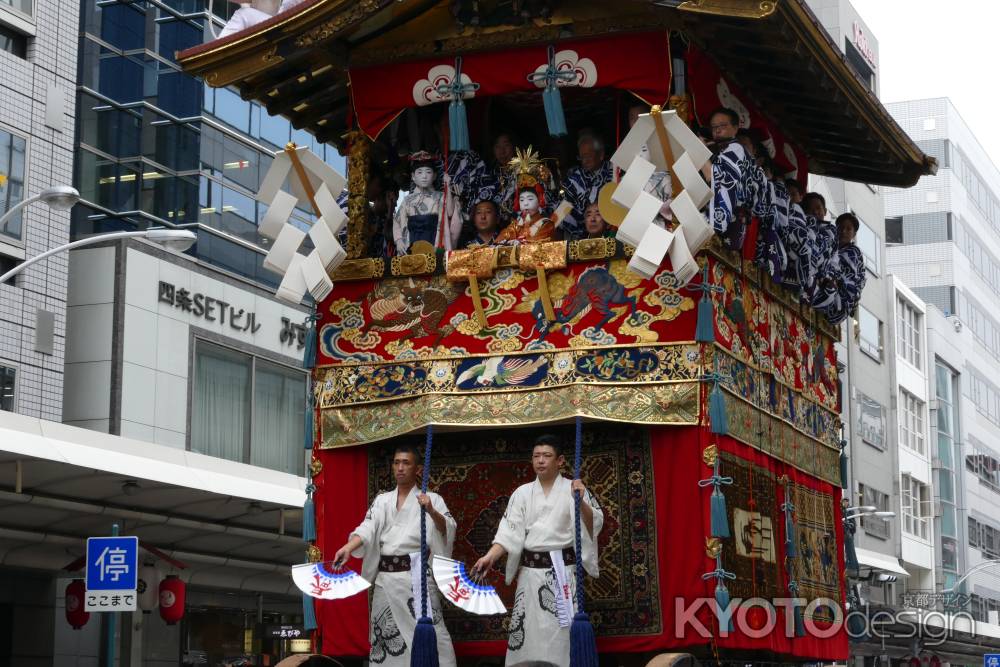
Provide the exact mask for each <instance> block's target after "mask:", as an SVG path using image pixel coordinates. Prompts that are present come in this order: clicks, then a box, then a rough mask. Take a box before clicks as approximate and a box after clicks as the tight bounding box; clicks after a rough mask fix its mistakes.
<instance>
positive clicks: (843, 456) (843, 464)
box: [840, 443, 847, 489]
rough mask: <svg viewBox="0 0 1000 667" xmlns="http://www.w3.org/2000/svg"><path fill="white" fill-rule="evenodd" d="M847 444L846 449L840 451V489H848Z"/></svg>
mask: <svg viewBox="0 0 1000 667" xmlns="http://www.w3.org/2000/svg"><path fill="white" fill-rule="evenodd" d="M846 445H847V443H844V448H842V449H841V450H840V488H842V489H846V488H847V449H846Z"/></svg>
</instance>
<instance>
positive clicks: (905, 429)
mask: <svg viewBox="0 0 1000 667" xmlns="http://www.w3.org/2000/svg"><path fill="white" fill-rule="evenodd" d="M898 401H899V442H900V444H902V445H904V446H905V447H906V448H907V449H911V450H913V451H915V452H917V453H918V454H921V455H923V456H926V455H927V441H926V438H925V436H924V403H923V401H921V400H920V399H918V398H917V397H916V396H914V395H913V394H911V393H909V392H908V391H906V390H905V389H900V390H899V399H898Z"/></svg>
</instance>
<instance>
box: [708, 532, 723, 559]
mask: <svg viewBox="0 0 1000 667" xmlns="http://www.w3.org/2000/svg"><path fill="white" fill-rule="evenodd" d="M721 553H722V540H720V539H719V538H718V537H706V538H705V556H706V557H707V558H712V559H715V558H718V557H719V554H721Z"/></svg>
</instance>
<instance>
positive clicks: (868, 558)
mask: <svg viewBox="0 0 1000 667" xmlns="http://www.w3.org/2000/svg"><path fill="white" fill-rule="evenodd" d="M855 551H856V552H857V554H858V563H860V564H861V565H862V566H864V567H870V568H872V569H873V570H882V571H883V572H892V573H893V574H898V575H901V576H904V577H908V576H910V573H909V572H907V571H906V570H904V569H903V567H902V566H901V565H900V564H899V559H898V558H896V557H895V556H889V555H888V554H880V553H878V552H877V551H869V550H868V549H855Z"/></svg>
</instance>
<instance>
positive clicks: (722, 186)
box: [368, 106, 866, 323]
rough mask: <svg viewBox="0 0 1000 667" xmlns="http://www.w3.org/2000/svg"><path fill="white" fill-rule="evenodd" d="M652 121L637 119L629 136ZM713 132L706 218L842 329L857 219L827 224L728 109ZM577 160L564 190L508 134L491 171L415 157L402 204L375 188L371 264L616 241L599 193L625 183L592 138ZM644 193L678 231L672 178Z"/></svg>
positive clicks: (712, 122)
mask: <svg viewBox="0 0 1000 667" xmlns="http://www.w3.org/2000/svg"><path fill="white" fill-rule="evenodd" d="M645 112H646V109H645V108H644V107H640V106H634V107H632V108H631V109H630V110H629V115H628V121H629V125H630V126H631V125H633V124H634V123H635V122H636V119H637V118H638V116H639V114H641V113H645ZM704 129H705V131H706V136H705V137H704V141H705V143H706V144H707V145H708V146H709V147H710V149H711V150H712V159H711V161H710V163H709V164H707V165H706V166H705V169H704V171H703V173H704V176H705V178H706V180H707V181H708V182H709V183H710V184H711V187H712V198H711V201H710V202H709V204H708V207H707V211H706V213H707V214H708V217H709V220H710V221H711V223H712V225H713V227H714V229H715V232H716V234H717V235H718V236H719V237H720V239H721V241H722V244H723V245H724V246H725V247H726V248H728V249H729V250H732V251H736V252H740V253H746V256H747V259H752V260H753V261H754V262H755V264H756V265H757V266H759V267H760V269H761V270H762V271H764V272H766V273H767V274H768V275H769V276H770V277H771V279H772V280H773V281H774V282H776V283H778V284H780V285H784V286H785V287H787V288H789V289H790V290H791V291H792V292H793V293H794V294H796V295H797V297H798V299H799V300H800V302H801V303H803V304H807V305H811V306H813V307H815V308H817V309H818V310H820V311H821V312H823V313H824V314H825V315H826V317H827V318H828V319H829V321H831V322H832V323H838V322H840V321H842V320H843V319H844V318H846V317H847V315H848V314H850V313H851V312H852V311H853V310H854V308H855V306H856V305H857V303H858V300H859V299H860V295H861V291H862V289H863V288H864V284H865V277H866V273H865V264H864V257H863V255H862V253H861V251H860V249H859V248H858V247H857V246H856V245H854V238H855V236H856V234H857V232H858V228H859V222H858V219H857V218H856V217H855V216H854V215H853V214H851V213H844V214H842V215H840V216H838V217H837V218H836V220H835V221H834V222H833V223H831V222H828V221H827V210H826V202H825V200H824V199H823V197H822V196H821V195H820V194H818V193H815V192H810V193H803V191H802V187H801V185H800V182H799V181H797V180H795V179H793V178H786V176H785V174H784V173H782V170H781V169H780V168H779V167H778V166H777V165H776V164H775V163H774V161H773V160H772V158H771V156H770V154H769V153H768V151H767V150H766V149H765V147H764V144H763V143H762V142H761V141H760V140H758V139H756V138H755V137H754V135H753V134H751V133H750V132H749V131H748V130H746V129H743V128H740V126H739V116H738V114H737V113H736V112H734V111H732V110H731V109H725V108H720V109H718V110H716V111H714V112H713V113H712V114H711V116H710V119H709V126H708V127H707V128H704ZM576 148H577V160H578V164H576V165H574V166H572V167H570V168H569V169H567V170H565V172H564V174H565V175H564V176H563V177H562V178H561V179H560V178H559V177H558V174H559V173H560V171H561V170H560V167H559V165H558V163H557V162H556V163H554V164H553V163H552V161H548V160H542V159H541V158H539V156H537V155H536V154H534V153H533V152H532V151H530V149H521V148H518V147H517V142H516V140H515V138H514V136H513V135H512V134H511V133H509V132H501V133H499V134H497V135H496V136H495V138H494V141H493V145H492V159H491V160H489V161H487V160H485V159H483V158H482V157H481V156H480V155H478V154H477V153H476V152H475V151H464V152H457V153H452V154H451V155H450V156H449V158H448V160H447V161H446V163H444V164H442V162H441V161H440V160H438V159H437V158H436V157H435V156H432V155H430V154H428V153H425V152H421V153H417V154H414V155H413V156H411V161H410V172H411V177H412V182H411V187H410V190H409V191H408V192H407V193H406V194H405V195H404V197H403V201H402V202H398V196H399V190H398V188H397V187H396V185H395V184H394V183H393V182H392V181H391V179H388V178H385V177H382V176H376V177H373V178H372V180H371V181H370V182H369V188H368V189H369V192H368V199H369V201H370V202H371V209H370V225H369V227H368V233H369V239H368V250H369V254H370V255H371V256H391V255H393V254H397V253H398V254H404V253H407V252H410V250H411V247H412V246H413V243H415V242H416V241H426V242H427V243H429V244H431V245H432V246H433V247H444V248H446V249H449V250H451V249H459V248H469V247H475V246H481V245H498V244H515V243H524V242H532V241H544V240H559V239H563V240H576V239H583V238H606V237H613V236H614V235H615V231H616V230H615V228H614V227H611V226H610V225H609V224H608V223H607V222H606V221H605V219H604V217H603V216H602V214H601V209H600V206H599V205H598V198H599V193H600V190H601V188H602V187H604V186H605V185H606V184H608V183H610V182H612V181H614V180H615V178H616V175H615V170H614V168H613V166H612V164H611V162H610V161H609V160H608V156H607V149H606V144H605V142H604V140H603V138H602V137H601V136H600V135H599V134H598V133H597V132H595V131H593V130H589V129H585V130H582V131H581V132H580V133H579V135H578V137H577V141H576ZM646 190H647V191H648V192H650V193H652V194H654V195H655V196H657V197H658V198H659V199H660V200H661V201H663V202H664V204H663V207H662V208H661V210H660V214H659V215H658V217H657V224H660V225H661V226H665V227H669V226H670V224H671V213H670V208H669V205H670V198H671V181H670V176H669V174H667V173H666V172H664V171H656V172H654V173H653V175H652V176H651V177H650V179H649V182H648V183H647V186H646ZM564 202H565V203H564ZM561 203H562V204H563V205H562V206H561V207H560V204H561ZM567 204H568V206H567Z"/></svg>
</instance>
